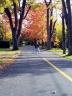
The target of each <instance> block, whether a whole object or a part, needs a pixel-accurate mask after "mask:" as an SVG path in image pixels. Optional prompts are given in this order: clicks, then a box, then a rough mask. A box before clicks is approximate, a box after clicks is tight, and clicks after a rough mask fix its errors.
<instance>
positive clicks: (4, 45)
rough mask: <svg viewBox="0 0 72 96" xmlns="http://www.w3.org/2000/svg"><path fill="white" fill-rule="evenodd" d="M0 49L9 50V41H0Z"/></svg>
mask: <svg viewBox="0 0 72 96" xmlns="http://www.w3.org/2000/svg"><path fill="white" fill-rule="evenodd" d="M0 48H10V42H9V41H4V40H3V41H0Z"/></svg>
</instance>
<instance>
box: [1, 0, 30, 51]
mask: <svg viewBox="0 0 72 96" xmlns="http://www.w3.org/2000/svg"><path fill="white" fill-rule="evenodd" d="M2 1H3V4H4V3H5V2H7V1H6V0H2ZM21 2H22V4H21ZM9 3H11V4H10V6H6V5H5V8H4V12H5V13H6V15H7V17H8V19H9V23H10V27H11V31H12V40H13V50H18V40H19V36H20V33H21V28H22V21H23V19H25V17H26V16H27V14H28V12H29V10H30V8H31V6H29V8H28V10H27V12H25V7H26V0H22V1H21V0H11V1H10V2H9ZM11 10H12V11H11ZM18 14H19V16H20V18H19V19H18ZM13 17H14V20H13Z"/></svg>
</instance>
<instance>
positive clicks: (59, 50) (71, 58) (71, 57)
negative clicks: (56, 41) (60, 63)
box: [49, 48, 72, 60]
mask: <svg viewBox="0 0 72 96" xmlns="http://www.w3.org/2000/svg"><path fill="white" fill-rule="evenodd" d="M49 51H50V52H54V53H56V54H57V55H58V56H60V57H63V58H66V59H69V60H72V55H70V56H69V55H66V54H63V50H62V49H58V48H53V49H51V50H49Z"/></svg>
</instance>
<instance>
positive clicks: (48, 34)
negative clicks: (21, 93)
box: [47, 8, 51, 50]
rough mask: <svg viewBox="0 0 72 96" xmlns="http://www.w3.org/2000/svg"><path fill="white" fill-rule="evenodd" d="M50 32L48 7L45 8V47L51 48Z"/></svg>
mask: <svg viewBox="0 0 72 96" xmlns="http://www.w3.org/2000/svg"><path fill="white" fill-rule="evenodd" d="M50 36H51V33H50V26H49V8H48V9H47V49H48V50H50V49H51V37H50Z"/></svg>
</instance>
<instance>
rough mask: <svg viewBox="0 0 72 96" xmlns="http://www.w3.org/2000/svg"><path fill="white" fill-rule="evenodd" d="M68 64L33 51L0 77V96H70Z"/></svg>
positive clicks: (71, 67) (71, 76) (24, 51)
mask: <svg viewBox="0 0 72 96" xmlns="http://www.w3.org/2000/svg"><path fill="white" fill-rule="evenodd" d="M71 80H72V61H70V60H66V59H63V58H60V57H59V56H57V55H56V54H54V53H52V52H47V51H44V50H41V51H40V52H39V53H38V52H36V50H35V49H34V47H32V46H27V47H24V48H22V53H21V55H20V56H19V57H18V58H17V59H16V60H15V62H14V64H12V65H11V66H10V67H9V68H8V69H6V70H5V71H3V72H2V73H1V75H0V96H72V81H71Z"/></svg>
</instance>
